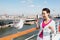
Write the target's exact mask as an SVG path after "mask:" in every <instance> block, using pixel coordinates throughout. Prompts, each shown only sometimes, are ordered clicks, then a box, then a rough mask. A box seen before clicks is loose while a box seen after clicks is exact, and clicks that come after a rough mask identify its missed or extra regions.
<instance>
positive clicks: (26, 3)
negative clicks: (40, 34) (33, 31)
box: [0, 0, 60, 15]
mask: <svg viewBox="0 0 60 40" xmlns="http://www.w3.org/2000/svg"><path fill="white" fill-rule="evenodd" d="M43 8H49V9H50V10H51V14H53V15H56V14H59V13H60V0H0V15H4V14H8V15H22V14H24V15H36V14H41V12H42V9H43Z"/></svg>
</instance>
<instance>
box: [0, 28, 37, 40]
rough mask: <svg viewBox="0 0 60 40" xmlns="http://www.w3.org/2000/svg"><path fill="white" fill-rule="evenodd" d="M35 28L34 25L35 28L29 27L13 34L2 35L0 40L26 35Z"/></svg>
mask: <svg viewBox="0 0 60 40" xmlns="http://www.w3.org/2000/svg"><path fill="white" fill-rule="evenodd" d="M36 30H37V28H36V27H35V28H31V29H28V30H25V31H22V32H18V33H15V34H11V35H8V36H5V37H2V38H0V40H12V39H14V38H16V37H19V36H23V35H26V34H28V33H31V32H34V31H36Z"/></svg>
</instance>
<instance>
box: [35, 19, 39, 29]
mask: <svg viewBox="0 0 60 40" xmlns="http://www.w3.org/2000/svg"><path fill="white" fill-rule="evenodd" d="M38 22H39V21H38V20H36V21H35V23H36V28H37V29H39V23H38Z"/></svg>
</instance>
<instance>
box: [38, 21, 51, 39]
mask: <svg viewBox="0 0 60 40" xmlns="http://www.w3.org/2000/svg"><path fill="white" fill-rule="evenodd" d="M51 21H52V20H50V21H49V22H48V23H47V24H45V23H44V21H43V22H42V28H45V27H46V25H48V24H49V23H50V22H51ZM39 37H40V38H43V30H42V32H41V33H40V34H39Z"/></svg>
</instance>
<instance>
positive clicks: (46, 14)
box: [42, 11, 49, 19]
mask: <svg viewBox="0 0 60 40" xmlns="http://www.w3.org/2000/svg"><path fill="white" fill-rule="evenodd" d="M48 15H49V13H47V12H46V11H42V16H43V18H44V19H46V18H48Z"/></svg>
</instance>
